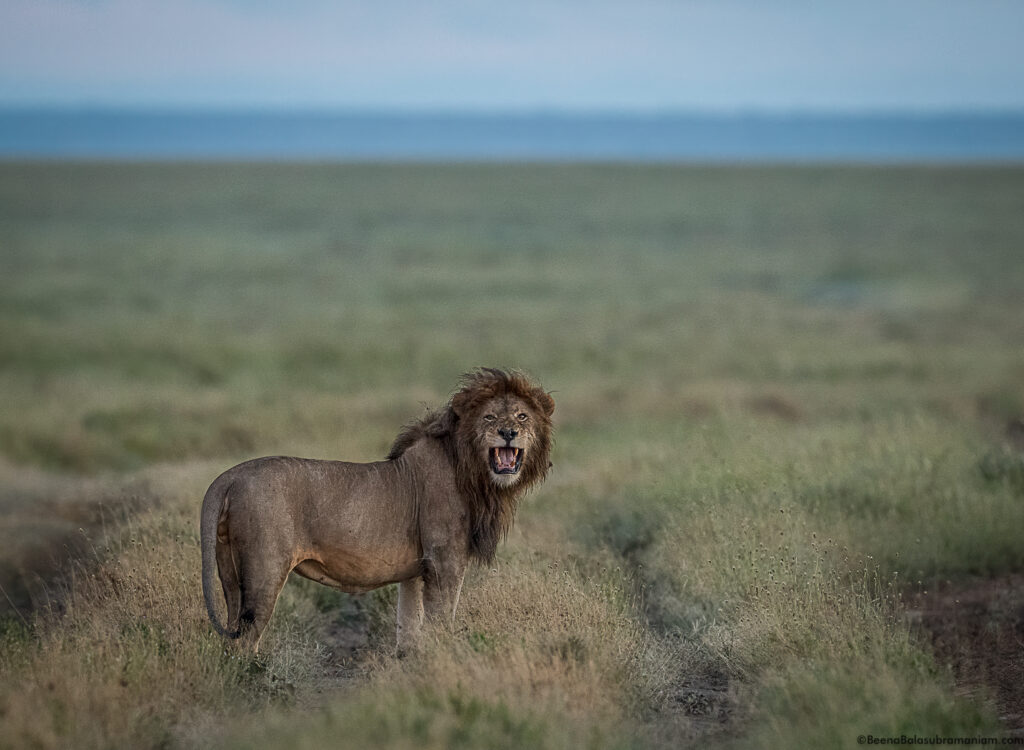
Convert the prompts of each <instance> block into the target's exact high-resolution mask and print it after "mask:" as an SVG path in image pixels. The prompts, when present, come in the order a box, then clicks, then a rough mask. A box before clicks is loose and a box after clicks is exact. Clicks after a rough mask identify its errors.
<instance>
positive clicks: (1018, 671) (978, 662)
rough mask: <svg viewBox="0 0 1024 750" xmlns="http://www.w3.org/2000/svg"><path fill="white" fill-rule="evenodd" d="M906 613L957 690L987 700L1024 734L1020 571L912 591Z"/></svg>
mask: <svg viewBox="0 0 1024 750" xmlns="http://www.w3.org/2000/svg"><path fill="white" fill-rule="evenodd" d="M907 614H908V616H909V617H910V619H911V622H913V623H915V625H916V626H917V627H920V628H921V629H922V630H923V632H924V633H925V634H926V635H927V637H928V638H929V639H930V640H931V643H932V647H933V648H934V649H935V655H936V658H937V659H938V660H939V661H940V663H944V664H948V665H949V666H950V668H951V669H952V671H953V676H954V679H955V680H956V684H957V690H958V692H959V693H960V694H961V695H964V696H968V697H970V698H973V699H980V700H984V701H991V702H992V703H993V705H994V706H995V709H996V711H997V712H998V715H999V718H1000V720H1001V721H1002V722H1003V723H1004V724H1005V725H1006V728H1007V729H1008V730H1009V731H1010V732H1011V733H1012V734H1014V735H1018V736H1024V574H1019V573H1017V574H1011V575H1006V576H1001V577H999V578H990V579H976V580H971V581H966V582H959V583H950V582H945V583H943V584H941V585H940V586H938V587H937V588H936V590H934V591H927V592H921V593H918V594H915V595H913V596H912V597H911V598H910V600H909V602H908V613H907Z"/></svg>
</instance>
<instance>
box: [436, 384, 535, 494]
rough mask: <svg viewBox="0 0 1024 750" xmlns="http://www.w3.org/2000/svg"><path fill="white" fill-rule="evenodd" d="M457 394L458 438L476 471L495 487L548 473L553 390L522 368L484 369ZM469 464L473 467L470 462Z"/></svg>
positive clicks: (530, 480) (504, 487) (516, 484)
mask: <svg viewBox="0 0 1024 750" xmlns="http://www.w3.org/2000/svg"><path fill="white" fill-rule="evenodd" d="M463 383H464V385H463V388H462V389H461V390H460V391H459V392H458V393H456V394H455V395H454V396H453V397H452V402H451V408H452V411H453V413H454V414H455V415H457V417H458V422H459V424H458V427H457V430H456V431H457V434H458V443H459V445H460V446H461V450H462V451H463V456H464V457H465V458H467V459H469V457H471V456H472V457H473V458H472V459H471V460H472V461H473V462H474V463H475V466H473V467H472V469H471V471H473V472H474V474H476V476H478V477H479V478H480V479H482V480H483V481H485V482H487V483H488V484H489V485H491V486H492V487H494V488H496V489H501V490H512V489H513V488H516V489H518V488H519V487H529V486H531V485H533V484H535V483H536V482H537V481H539V480H540V479H543V478H544V475H545V474H546V473H547V469H548V466H549V463H548V454H549V452H550V449H551V413H552V412H553V411H554V409H555V402H554V400H553V399H552V398H551V396H550V395H549V394H548V393H545V392H544V391H543V390H542V389H541V388H540V387H539V386H536V385H534V384H533V383H531V382H530V381H529V380H527V379H526V378H525V376H523V375H521V374H519V373H515V372H513V373H506V372H503V371H501V370H494V369H487V368H484V369H481V370H478V371H477V372H475V373H471V374H469V375H467V376H466V378H464V380H463ZM467 468H469V467H468V466H467Z"/></svg>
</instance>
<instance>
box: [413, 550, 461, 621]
mask: <svg viewBox="0 0 1024 750" xmlns="http://www.w3.org/2000/svg"><path fill="white" fill-rule="evenodd" d="M467 564H468V560H467V559H466V558H465V556H463V555H456V556H452V557H447V556H445V555H443V554H435V555H433V556H431V557H430V558H427V559H426V560H425V561H424V571H423V608H424V611H425V613H426V616H427V619H429V620H430V621H432V622H440V623H445V624H446V625H448V626H451V625H453V624H454V622H455V610H456V608H457V607H458V606H459V595H460V594H461V593H462V581H463V580H464V579H465V577H466V567H467Z"/></svg>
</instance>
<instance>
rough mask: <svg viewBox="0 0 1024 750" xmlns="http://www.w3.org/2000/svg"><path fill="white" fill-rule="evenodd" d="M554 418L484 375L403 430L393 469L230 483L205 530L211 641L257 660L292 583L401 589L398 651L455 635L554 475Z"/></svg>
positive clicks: (210, 507) (313, 465)
mask: <svg viewBox="0 0 1024 750" xmlns="http://www.w3.org/2000/svg"><path fill="white" fill-rule="evenodd" d="M554 408H555V402H554V399H553V398H552V397H551V395H550V394H549V393H547V392H546V391H544V390H542V389H541V388H540V386H539V385H537V384H535V383H534V382H532V381H531V380H530V379H529V378H528V377H527V376H526V375H524V374H523V373H521V372H518V371H507V372H506V371H504V370H499V369H494V368H479V369H476V370H474V371H472V372H469V373H467V374H465V375H464V376H463V378H462V380H461V382H460V387H459V390H458V391H457V392H456V393H455V394H454V395H453V396H452V397H451V399H450V400H449V401H448V403H447V404H446V405H445V406H443V407H442V408H440V409H437V410H434V411H431V412H429V413H428V414H426V415H425V416H423V417H422V418H421V419H418V420H416V421H414V422H411V423H410V424H408V425H406V426H405V428H404V429H402V431H401V432H400V433H399V434H398V437H397V438H396V439H395V441H394V444H393V445H392V447H391V450H390V452H389V453H388V455H387V458H386V459H385V460H384V461H376V462H373V463H348V462H344V461H320V460H314V459H305V458H292V457H285V456H273V457H266V458H257V459H254V460H251V461H246V462H245V463H241V464H239V465H237V466H235V467H233V468H231V469H228V470H227V471H226V472H224V473H223V474H221V475H220V476H219V477H217V479H215V480H214V482H213V484H211V485H210V488H209V489H208V490H207V491H206V496H205V498H204V499H203V507H202V514H201V522H200V537H201V542H202V559H203V563H202V564H203V597H204V599H205V600H206V611H207V614H208V615H209V617H210V621H211V622H212V623H213V626H214V628H215V629H216V630H217V632H218V633H220V634H221V635H223V636H226V637H228V638H231V639H238V642H239V643H240V644H243V645H244V646H245V647H248V648H249V649H251V650H252V651H253V652H256V651H257V650H258V648H259V642H260V638H261V636H262V634H263V632H264V630H265V629H266V627H267V623H268V622H269V620H270V616H271V614H272V613H273V611H274V606H275V604H276V603H277V598H278V595H279V594H280V593H281V589H282V588H283V587H284V584H285V581H286V579H287V578H288V574H289V573H290V572H292V571H294V572H296V573H298V574H299V575H301V576H304V577H305V578H310V579H312V580H314V581H318V582H320V583H323V584H326V585H328V586H330V587H332V588H335V589H338V590H340V591H344V592H346V593H363V592H366V591H370V590H372V589H376V588H379V587H381V586H386V585H388V584H392V583H397V584H398V613H397V640H398V645H399V648H402V647H404V646H406V645H407V644H409V643H411V642H412V641H414V640H415V637H416V634H417V633H418V632H419V631H420V629H421V626H422V624H423V621H424V618H428V619H429V620H431V621H440V622H448V623H449V624H451V623H453V622H454V617H455V610H456V608H457V607H458V603H459V594H460V592H461V591H462V582H463V578H464V577H465V574H466V568H467V567H468V565H469V563H470V561H473V560H475V561H477V562H479V563H482V564H487V563H490V562H491V561H492V560H493V558H494V554H495V550H496V548H497V545H498V542H499V541H500V540H501V539H503V538H504V537H505V536H506V535H507V533H508V531H509V529H510V528H511V526H512V523H513V520H514V518H515V514H516V507H517V504H518V502H519V499H520V498H521V497H522V495H523V493H524V492H525V491H526V490H528V489H529V488H531V487H533V486H535V485H536V484H538V483H539V482H541V481H542V480H543V479H544V478H545V476H546V475H547V472H548V469H549V467H550V465H551V464H550V461H549V454H550V451H551V442H552V425H551V415H552V413H553V411H554ZM215 569H216V572H217V573H218V574H219V577H220V583H221V587H222V588H223V591H224V599H225V602H226V604H227V621H226V623H225V624H221V623H220V622H219V621H218V616H217V614H216V612H215V609H214V600H213V596H214V594H213V591H214V571H215Z"/></svg>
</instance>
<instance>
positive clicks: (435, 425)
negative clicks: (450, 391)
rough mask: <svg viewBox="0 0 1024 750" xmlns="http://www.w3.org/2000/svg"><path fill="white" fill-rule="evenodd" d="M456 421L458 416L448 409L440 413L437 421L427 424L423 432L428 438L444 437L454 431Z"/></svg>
mask: <svg viewBox="0 0 1024 750" xmlns="http://www.w3.org/2000/svg"><path fill="white" fill-rule="evenodd" d="M458 419H459V415H458V414H456V413H455V412H454V410H452V408H451V407H449V408H447V409H445V410H444V411H443V412H441V413H440V414H439V415H438V416H437V419H435V420H434V421H433V422H431V423H430V424H428V425H427V427H426V429H425V430H424V432H426V434H427V435H429V436H430V437H435V438H436V437H444V436H445V435H449V434H451V433H452V432H454V431H455V423H456V422H457V421H458Z"/></svg>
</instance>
